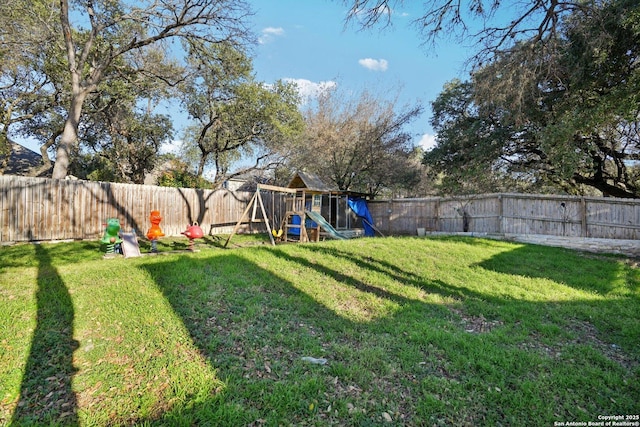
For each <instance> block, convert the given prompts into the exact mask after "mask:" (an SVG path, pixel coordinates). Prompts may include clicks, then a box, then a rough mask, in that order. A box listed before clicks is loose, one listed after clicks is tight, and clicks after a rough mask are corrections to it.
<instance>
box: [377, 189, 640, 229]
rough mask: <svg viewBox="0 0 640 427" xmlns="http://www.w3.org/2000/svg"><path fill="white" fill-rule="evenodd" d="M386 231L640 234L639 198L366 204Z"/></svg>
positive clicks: (506, 197) (513, 197)
mask: <svg viewBox="0 0 640 427" xmlns="http://www.w3.org/2000/svg"><path fill="white" fill-rule="evenodd" d="M369 210H370V212H371V215H372V216H373V218H374V220H375V222H376V225H377V227H378V228H380V229H381V230H383V231H386V232H387V233H389V234H416V232H417V229H419V228H424V229H425V230H426V231H439V232H448V233H453V232H464V231H467V232H472V233H486V234H517V235H528V234H543V235H551V236H566V237H591V238H607V239H639V238H640V200H630V199H614V198H609V197H578V196H552V195H539V194H485V195H481V196H468V197H451V198H440V197H437V198H436V197H433V198H425V199H397V200H386V201H372V202H369Z"/></svg>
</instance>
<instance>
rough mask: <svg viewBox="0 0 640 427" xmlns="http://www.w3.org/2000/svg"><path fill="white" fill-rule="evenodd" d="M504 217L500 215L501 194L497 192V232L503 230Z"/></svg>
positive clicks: (500, 232) (499, 232)
mask: <svg viewBox="0 0 640 427" xmlns="http://www.w3.org/2000/svg"><path fill="white" fill-rule="evenodd" d="M503 222H504V217H503V216H502V194H498V234H502V233H503V230H504V224H503Z"/></svg>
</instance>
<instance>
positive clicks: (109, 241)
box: [100, 218, 122, 255]
mask: <svg viewBox="0 0 640 427" xmlns="http://www.w3.org/2000/svg"><path fill="white" fill-rule="evenodd" d="M119 231H120V221H119V220H118V218H109V219H108V220H107V223H106V224H105V229H104V235H103V236H102V239H101V240H100V242H101V243H104V244H106V245H107V252H106V253H107V255H113V254H115V253H116V245H120V244H121V243H122V239H121V238H120V236H119V235H118V232H119Z"/></svg>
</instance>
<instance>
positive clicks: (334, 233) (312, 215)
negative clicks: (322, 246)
mask: <svg viewBox="0 0 640 427" xmlns="http://www.w3.org/2000/svg"><path fill="white" fill-rule="evenodd" d="M306 214H307V216H308V217H309V219H311V220H312V221H313V222H315V223H316V224H318V225H319V226H320V228H322V229H323V230H324V231H326V232H327V233H329V235H331V237H333V238H334V239H339V240H346V239H347V237H345V236H344V235H343V234H340V232H338V230H336V229H335V228H333V226H332V225H331V224H329V223H328V222H327V220H326V219H324V217H323V216H322V215H320V214H319V213H317V212H312V211H306Z"/></svg>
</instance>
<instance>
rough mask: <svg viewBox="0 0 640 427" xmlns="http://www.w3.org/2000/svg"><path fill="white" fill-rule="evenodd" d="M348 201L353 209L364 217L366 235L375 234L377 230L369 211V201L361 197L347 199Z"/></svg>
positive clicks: (363, 225) (363, 223) (371, 235)
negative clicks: (374, 227)
mask: <svg viewBox="0 0 640 427" xmlns="http://www.w3.org/2000/svg"><path fill="white" fill-rule="evenodd" d="M347 203H348V204H349V207H350V208H351V210H352V211H353V212H354V213H355V214H356V215H358V216H359V217H360V218H362V227H363V228H364V235H365V236H368V237H373V236H375V230H374V229H373V218H371V213H370V212H369V207H368V206H367V201H366V200H365V199H363V198H361V197H356V198H351V197H349V198H348V199H347Z"/></svg>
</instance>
